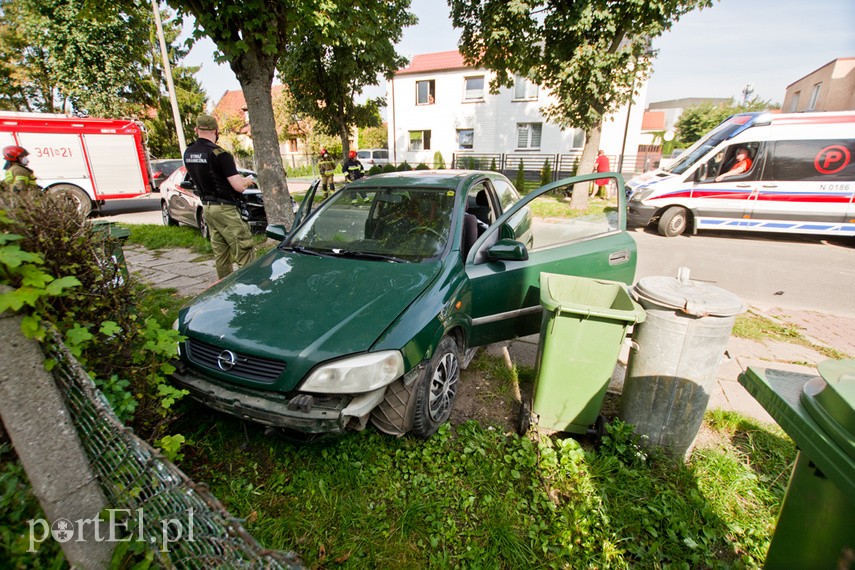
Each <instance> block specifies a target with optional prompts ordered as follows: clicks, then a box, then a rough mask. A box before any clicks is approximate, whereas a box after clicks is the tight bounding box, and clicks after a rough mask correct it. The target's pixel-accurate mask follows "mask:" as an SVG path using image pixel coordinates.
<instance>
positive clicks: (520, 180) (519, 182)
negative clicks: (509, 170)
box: [514, 160, 525, 194]
mask: <svg viewBox="0 0 855 570" xmlns="http://www.w3.org/2000/svg"><path fill="white" fill-rule="evenodd" d="M514 186H516V187H517V192H519V193H520V194H525V164H523V161H522V160H521V161H520V166H519V168H518V169H517V179H516V181H514Z"/></svg>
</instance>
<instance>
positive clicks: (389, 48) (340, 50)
mask: <svg viewBox="0 0 855 570" xmlns="http://www.w3.org/2000/svg"><path fill="white" fill-rule="evenodd" d="M409 6H410V0H358V1H356V2H354V1H352V0H348V1H343V0H336V1H324V2H317V3H316V2H306V3H305V4H304V9H305V10H306V11H307V13H306V17H302V18H300V19H299V20H298V27H297V29H296V30H295V32H294V35H293V41H292V42H291V46H290V49H289V53H288V57H286V58H282V60H281V61H280V64H279V72H280V74H281V76H282V80H283V82H284V83H285V84H287V85H288V86H289V88H290V91H291V93H292V94H293V95H294V98H295V102H296V109H297V111H298V113H300V114H301V115H306V116H309V117H311V118H313V119H314V120H315V121H316V125H317V127H318V128H320V129H321V131H322V132H324V133H326V134H329V135H336V136H339V137H340V138H341V143H342V151H343V152H344V153H345V154H346V153H347V151H348V150H349V148H350V145H349V140H348V137H349V135H350V133H351V129H352V127H379V126H380V125H381V120H380V114H379V108H380V107H381V106H382V105H384V104H385V101H384V99H383V98H382V97H380V98H373V99H368V100H366V101H364V102H363V103H357V101H356V99H357V97H359V96H360V95H361V93H362V90H363V88H364V87H366V86H368V85H374V84H376V83H377V76H378V74H382V75H383V76H385V77H389V78H390V77H392V75H393V74H394V72H395V71H396V70H397V69H400V68H401V67H403V66H404V65H405V64H406V63H407V60H406V59H405V58H403V57H402V56H400V55H398V54H397V53H396V52H395V45H394V44H395V43H397V42H399V41H400V40H401V36H402V33H403V29H404V28H405V27H406V26H411V25H413V24H415V23H416V18H415V16H413V15H412V14H411V13H410V12H409ZM311 14H314V15H317V14H323V18H318V17H314V18H313V17H309V16H310V15H311ZM384 146H385V145H384Z"/></svg>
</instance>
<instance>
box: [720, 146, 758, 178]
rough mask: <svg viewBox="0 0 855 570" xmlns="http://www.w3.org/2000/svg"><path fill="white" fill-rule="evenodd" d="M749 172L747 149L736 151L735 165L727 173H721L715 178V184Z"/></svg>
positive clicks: (749, 157) (749, 162) (749, 159)
mask: <svg viewBox="0 0 855 570" xmlns="http://www.w3.org/2000/svg"><path fill="white" fill-rule="evenodd" d="M749 170H751V154H750V153H749V152H748V149H747V148H738V149H736V164H734V165H733V167H731V169H730V170H728V171H727V172H723V173H721V174H719V175H718V176H716V177H715V181H716V182H721V181H722V179H723V178H729V177H731V176H736V175H738V174H743V173H745V172H748V171H749Z"/></svg>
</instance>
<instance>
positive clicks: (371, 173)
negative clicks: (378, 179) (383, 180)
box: [365, 164, 385, 176]
mask: <svg viewBox="0 0 855 570" xmlns="http://www.w3.org/2000/svg"><path fill="white" fill-rule="evenodd" d="M381 172H385V171H384V170H383V167H382V166H380V165H379V164H375V165H374V166H372V167H371V168H369V169H368V172H366V173H365V174H366V176H374V175H375V174H380V173H381Z"/></svg>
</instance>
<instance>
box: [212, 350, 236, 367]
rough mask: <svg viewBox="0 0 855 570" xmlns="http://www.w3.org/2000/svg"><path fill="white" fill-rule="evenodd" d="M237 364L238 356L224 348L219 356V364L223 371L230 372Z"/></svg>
mask: <svg viewBox="0 0 855 570" xmlns="http://www.w3.org/2000/svg"><path fill="white" fill-rule="evenodd" d="M235 364H237V356H236V355H235V353H234V352H232V351H231V350H224V351H222V352H221V353H220V355H219V356H218V357H217V366H219V368H220V370H222V371H223V372H228V371H229V370H231V369H232V368H234V366H235Z"/></svg>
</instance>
